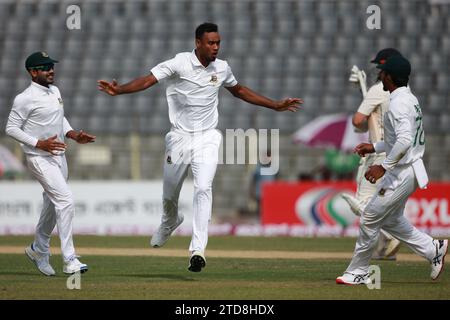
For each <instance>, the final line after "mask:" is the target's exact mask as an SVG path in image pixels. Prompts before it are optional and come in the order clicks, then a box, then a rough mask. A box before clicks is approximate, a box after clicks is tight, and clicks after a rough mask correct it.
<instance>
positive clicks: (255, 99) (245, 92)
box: [226, 84, 303, 112]
mask: <svg viewBox="0 0 450 320" xmlns="http://www.w3.org/2000/svg"><path fill="white" fill-rule="evenodd" d="M226 89H228V91H230V92H231V94H232V95H233V96H235V97H236V98H239V99H242V100H244V101H246V102H248V103H251V104H255V105H258V106H262V107H265V108H269V109H273V110H275V111H291V112H296V111H297V110H298V109H299V108H300V105H301V104H302V103H303V100H302V99H299V98H287V99H284V100H280V101H274V100H271V99H269V98H267V97H264V96H262V95H260V94H258V93H256V92H254V91H253V90H250V89H249V88H247V87H245V86H241V85H240V84H237V85H235V86H234V87H226Z"/></svg>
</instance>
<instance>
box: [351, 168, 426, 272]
mask: <svg viewBox="0 0 450 320" xmlns="http://www.w3.org/2000/svg"><path fill="white" fill-rule="evenodd" d="M404 170H407V172H406V175H405V177H404V178H403V180H402V181H401V182H400V183H399V185H398V186H397V187H396V188H395V189H387V190H385V192H384V195H383V194H382V193H383V191H382V188H381V187H382V183H380V184H379V186H378V188H377V192H376V193H375V195H373V197H372V199H371V200H370V202H369V204H368V205H367V206H366V208H365V210H364V212H363V214H362V215H361V219H360V225H359V236H358V240H357V242H356V246H355V251H354V253H353V258H352V261H351V262H350V265H349V266H348V268H347V270H346V272H350V273H354V274H366V273H367V272H368V270H369V262H370V258H371V256H372V253H373V250H374V249H375V246H376V243H377V239H378V234H379V232H380V229H381V228H383V229H384V230H386V231H387V232H389V233H390V234H392V236H394V237H395V238H397V239H398V240H400V241H402V242H404V243H405V244H406V245H408V247H410V248H411V249H412V250H413V251H414V252H415V253H417V254H419V255H420V256H422V257H424V258H426V259H427V260H428V261H431V260H432V259H433V257H434V255H435V247H434V245H433V238H432V237H430V236H429V235H427V234H425V233H423V232H421V231H419V230H417V229H416V228H415V227H414V226H413V225H412V224H411V223H410V222H409V221H408V219H406V217H405V216H404V215H403V211H404V209H405V204H406V201H407V200H408V198H409V196H410V195H411V194H412V193H413V192H414V191H415V189H416V188H417V183H416V178H415V175H414V171H413V168H412V167H411V166H407V167H405V169H404ZM389 174H390V173H389V172H386V175H389ZM402 176H403V174H402ZM380 192H381V193H380Z"/></svg>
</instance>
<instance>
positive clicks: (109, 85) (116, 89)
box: [97, 74, 158, 96]
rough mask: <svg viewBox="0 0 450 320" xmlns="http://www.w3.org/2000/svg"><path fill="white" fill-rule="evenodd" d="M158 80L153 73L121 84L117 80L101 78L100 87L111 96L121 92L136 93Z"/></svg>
mask: <svg viewBox="0 0 450 320" xmlns="http://www.w3.org/2000/svg"><path fill="white" fill-rule="evenodd" d="M157 82H158V80H157V79H156V78H155V76H154V75H153V74H149V75H147V76H143V77H139V78H136V79H134V80H132V81H130V82H128V83H125V84H122V85H119V84H118V83H117V81H116V80H113V81H112V82H108V81H104V80H99V81H97V83H98V89H99V90H100V91H104V92H106V93H107V94H109V95H111V96H116V95H119V94H127V93H134V92H138V91H142V90H145V89H148V88H150V87H151V86H152V85H154V84H155V83H157Z"/></svg>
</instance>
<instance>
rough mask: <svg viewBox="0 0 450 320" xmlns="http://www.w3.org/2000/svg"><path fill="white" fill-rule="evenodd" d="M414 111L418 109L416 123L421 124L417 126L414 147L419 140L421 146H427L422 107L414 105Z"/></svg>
mask: <svg viewBox="0 0 450 320" xmlns="http://www.w3.org/2000/svg"><path fill="white" fill-rule="evenodd" d="M414 109H416V112H417V117H416V122H419V123H418V125H417V130H416V134H415V136H414V143H413V147H415V146H416V144H417V140H419V145H421V146H423V145H424V144H425V133H424V131H423V123H422V109H420V106H419V105H418V104H415V105H414Z"/></svg>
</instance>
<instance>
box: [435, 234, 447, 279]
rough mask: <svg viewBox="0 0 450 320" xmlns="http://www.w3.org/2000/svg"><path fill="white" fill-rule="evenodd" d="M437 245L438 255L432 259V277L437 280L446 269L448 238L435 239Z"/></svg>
mask: <svg viewBox="0 0 450 320" xmlns="http://www.w3.org/2000/svg"><path fill="white" fill-rule="evenodd" d="M433 243H434V244H435V246H436V255H435V256H434V258H433V260H431V279H433V280H436V279H437V278H438V277H439V275H440V274H441V272H442V270H444V259H445V255H446V254H447V249H448V240H433Z"/></svg>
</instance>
